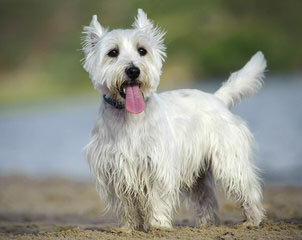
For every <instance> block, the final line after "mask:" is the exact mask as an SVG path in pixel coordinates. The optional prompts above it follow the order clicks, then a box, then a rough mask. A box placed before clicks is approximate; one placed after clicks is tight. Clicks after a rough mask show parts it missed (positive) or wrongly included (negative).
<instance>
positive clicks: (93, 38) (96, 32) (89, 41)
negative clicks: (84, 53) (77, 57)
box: [83, 15, 108, 48]
mask: <svg viewBox="0 0 302 240" xmlns="http://www.w3.org/2000/svg"><path fill="white" fill-rule="evenodd" d="M107 31H108V30H107V29H105V28H103V27H102V26H101V24H100V23H99V22H98V19H97V16H96V15H93V16H92V20H91V22H90V25H89V26H85V27H84V31H83V33H84V34H85V35H86V36H85V39H84V48H93V47H94V46H95V45H96V44H97V42H98V41H99V39H100V38H101V36H103V35H104V34H105V33H106V32H107Z"/></svg>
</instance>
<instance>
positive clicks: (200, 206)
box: [188, 169, 219, 226]
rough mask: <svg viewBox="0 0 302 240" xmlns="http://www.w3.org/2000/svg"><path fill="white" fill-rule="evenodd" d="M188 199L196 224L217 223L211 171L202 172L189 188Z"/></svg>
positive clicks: (216, 207) (216, 206)
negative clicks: (191, 205)
mask: <svg viewBox="0 0 302 240" xmlns="http://www.w3.org/2000/svg"><path fill="white" fill-rule="evenodd" d="M188 196H189V200H190V201H191V203H192V204H193V208H194V212H195V214H196V225H197V226H203V225H208V224H218V222H219V219H218V216H217V212H218V203H217V198H216V192H215V182H214V179H213V175H212V171H211V170H210V169H209V170H206V171H205V172H202V173H201V174H200V175H199V177H198V178H197V179H196V181H195V183H194V185H193V186H192V188H191V189H190V191H189V193H188Z"/></svg>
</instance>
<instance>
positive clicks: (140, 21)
mask: <svg viewBox="0 0 302 240" xmlns="http://www.w3.org/2000/svg"><path fill="white" fill-rule="evenodd" d="M132 26H133V28H136V29H140V30H142V31H144V32H146V33H149V34H151V33H152V32H153V23H152V21H150V20H149V19H148V18H147V14H146V13H145V12H144V11H143V10H142V9H140V8H139V9H138V10H137V16H136V18H135V21H134V23H133V24H132Z"/></svg>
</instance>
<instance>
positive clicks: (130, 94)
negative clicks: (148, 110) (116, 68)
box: [119, 81, 145, 114]
mask: <svg viewBox="0 0 302 240" xmlns="http://www.w3.org/2000/svg"><path fill="white" fill-rule="evenodd" d="M140 87H141V83H140V82H139V81H134V82H127V81H126V82H124V83H123V84H122V86H121V88H120V89H119V93H120V95H121V96H122V97H123V98H124V99H125V108H126V110H127V111H128V112H129V113H133V114H138V113H141V112H142V111H144V109H145V102H144V98H143V97H142V94H141V91H140Z"/></svg>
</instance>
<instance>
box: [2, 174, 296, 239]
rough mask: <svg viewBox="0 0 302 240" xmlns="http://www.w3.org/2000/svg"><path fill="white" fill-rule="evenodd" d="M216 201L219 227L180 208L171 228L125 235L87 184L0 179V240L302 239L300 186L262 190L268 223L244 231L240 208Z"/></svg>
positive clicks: (221, 197) (92, 188) (17, 178)
mask: <svg viewBox="0 0 302 240" xmlns="http://www.w3.org/2000/svg"><path fill="white" fill-rule="evenodd" d="M218 195H219V199H220V218H221V225H220V226H209V227H203V228H196V227H193V226H194V225H193V224H194V221H193V217H192V213H191V212H190V211H188V210H185V209H180V211H179V214H178V215H177V216H176V217H175V222H174V225H175V226H174V228H173V229H172V230H171V231H167V230H156V229H153V230H150V231H149V232H147V233H146V232H139V231H133V232H132V233H125V232H123V231H121V230H120V229H119V228H117V227H116V222H117V221H116V218H114V217H112V216H110V215H107V216H101V214H100V212H101V209H102V204H101V203H100V201H99V199H98V196H97V194H96V192H95V189H94V185H93V184H92V183H89V182H86V183H84V182H72V181H67V180H62V179H59V178H58V179H54V178H53V179H43V180H41V179H36V180H33V179H28V178H25V177H17V176H9V177H1V178H0V239H1V240H2V239H49V240H54V239H216V240H218V239H302V187H297V186H295V187H294V186H273V185H267V186H265V187H264V205H265V208H266V211H267V219H266V220H265V221H264V222H263V223H262V224H261V226H259V227H249V228H247V227H244V226H243V225H242V224H241V222H242V220H243V217H242V215H241V210H240V209H239V208H238V207H236V206H235V205H234V204H233V203H232V202H230V201H227V200H225V198H224V197H223V194H222V193H221V192H220V191H218Z"/></svg>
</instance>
